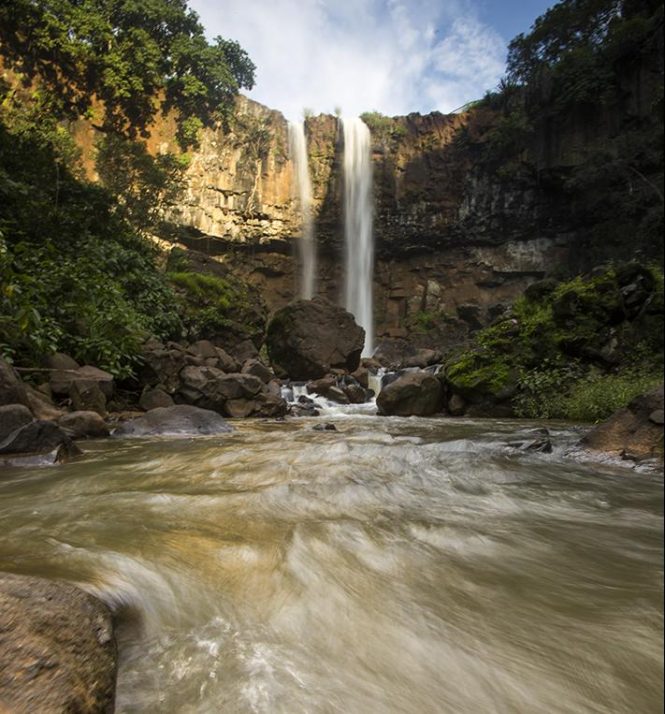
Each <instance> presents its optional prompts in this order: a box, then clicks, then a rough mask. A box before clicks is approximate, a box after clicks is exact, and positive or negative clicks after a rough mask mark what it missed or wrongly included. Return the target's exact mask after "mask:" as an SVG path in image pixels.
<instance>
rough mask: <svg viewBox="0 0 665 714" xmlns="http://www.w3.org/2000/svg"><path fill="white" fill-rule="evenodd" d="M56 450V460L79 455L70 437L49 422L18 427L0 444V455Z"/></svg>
mask: <svg viewBox="0 0 665 714" xmlns="http://www.w3.org/2000/svg"><path fill="white" fill-rule="evenodd" d="M55 450H58V454H59V456H58V459H57V460H60V459H61V458H64V457H66V456H73V455H76V454H78V453H80V451H79V449H78V448H77V447H76V446H75V445H74V443H73V442H72V440H71V439H70V437H69V436H68V435H67V434H66V433H65V431H64V430H63V429H61V428H60V427H59V426H58V425H57V424H54V423H53V422H51V421H42V420H40V419H36V420H35V421H32V422H30V423H29V424H25V425H24V426H21V427H19V428H18V429H16V430H15V431H13V432H12V433H11V434H9V435H8V436H7V437H6V438H5V439H4V441H2V442H1V443H0V454H45V453H49V452H52V451H55Z"/></svg>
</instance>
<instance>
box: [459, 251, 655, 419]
mask: <svg viewBox="0 0 665 714" xmlns="http://www.w3.org/2000/svg"><path fill="white" fill-rule="evenodd" d="M662 300H663V286H662V272H661V271H660V270H659V269H658V268H655V267H654V268H650V269H645V268H643V267H641V266H638V265H636V264H632V265H627V266H623V267H620V268H617V269H614V268H612V269H607V270H605V271H604V272H601V273H599V274H595V275H592V276H586V277H582V276H577V277H576V278H574V279H573V280H569V281H566V282H562V283H559V284H556V283H554V284H553V283H552V282H550V281H547V282H546V283H545V282H544V283H543V284H542V285H534V286H532V289H529V290H528V291H527V293H526V294H525V296H524V297H523V298H521V299H519V300H518V301H517V302H516V303H515V305H514V306H513V308H512V311H511V312H510V313H509V314H508V315H506V316H505V317H503V318H501V319H500V320H499V321H498V322H497V323H495V324H494V325H491V326H490V327H488V328H486V329H484V330H481V331H480V332H479V333H478V334H477V335H476V338H475V343H474V345H473V346H472V348H471V349H470V350H468V351H467V352H465V353H463V354H461V355H458V356H456V357H454V358H453V359H451V361H450V362H449V364H448V365H447V370H446V374H447V379H448V381H449V383H450V384H451V385H452V387H453V389H454V390H455V391H457V392H458V393H460V394H461V395H463V396H467V397H469V398H474V397H480V398H482V397H488V398H491V399H498V400H500V401H501V400H504V399H511V401H512V404H513V407H514V409H515V410H516V412H517V414H518V415H520V416H528V417H544V418H562V419H563V418H566V419H579V420H590V421H595V420H598V419H601V418H604V417H606V416H609V414H610V413H611V412H612V411H614V410H615V409H616V408H618V407H620V406H625V404H626V403H627V402H628V401H630V399H632V398H633V397H634V396H637V394H639V393H641V392H642V391H646V389H648V388H649V387H651V386H654V385H655V384H657V383H658V382H659V381H662V366H663V328H662V324H661V323H662V314H663V307H662Z"/></svg>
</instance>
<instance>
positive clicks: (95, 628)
mask: <svg viewBox="0 0 665 714" xmlns="http://www.w3.org/2000/svg"><path fill="white" fill-rule="evenodd" d="M116 669H117V650H116V643H115V637H114V632H113V620H112V614H111V612H110V610H109V609H108V607H107V606H106V605H104V603H102V602H101V601H99V600H98V599H97V598H95V597H93V596H92V595H89V594H87V593H86V592H84V591H83V590H81V589H79V588H77V587H75V586H74V585H70V584H69V583H64V582H56V581H49V580H44V579H41V578H34V577H28V576H25V575H11V574H9V573H0V711H2V712H13V713H15V714H32V713H33V712H34V713H35V714H36V713H37V712H43V713H44V714H47V713H50V712H53V713H54V714H55V712H80V713H81V714H84V713H85V714H111V713H112V712H113V710H114V699H115V680H116Z"/></svg>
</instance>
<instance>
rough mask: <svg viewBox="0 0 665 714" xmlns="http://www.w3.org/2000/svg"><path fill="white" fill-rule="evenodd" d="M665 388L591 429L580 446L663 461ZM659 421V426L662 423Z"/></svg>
mask: <svg viewBox="0 0 665 714" xmlns="http://www.w3.org/2000/svg"><path fill="white" fill-rule="evenodd" d="M662 411H663V385H661V386H660V387H657V388H656V389H654V390H652V391H651V392H648V393H647V394H643V395H641V396H639V397H636V398H635V399H633V401H632V402H630V404H629V405H628V406H627V407H625V408H624V409H619V410H618V411H616V412H615V413H614V414H613V415H612V416H611V417H610V418H609V419H608V420H607V421H605V422H603V423H602V424H600V425H599V426H597V427H595V428H594V429H592V430H591V431H590V432H589V433H588V434H587V435H586V436H585V437H584V438H583V439H582V441H581V445H582V446H584V447H586V448H588V449H594V450H596V451H608V452H615V453H617V454H622V455H624V456H625V457H626V458H632V459H635V460H640V459H646V458H652V457H658V458H660V459H661V460H662V458H663V423H662V421H663V420H662V416H661V414H662ZM659 422H660V423H659Z"/></svg>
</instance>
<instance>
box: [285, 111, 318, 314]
mask: <svg viewBox="0 0 665 714" xmlns="http://www.w3.org/2000/svg"><path fill="white" fill-rule="evenodd" d="M289 147H290V151H291V156H292V157H293V165H294V169H295V178H296V181H295V183H296V189H297V192H298V200H299V203H300V210H301V211H302V237H301V239H300V241H299V242H298V245H299V252H300V262H301V279H300V297H301V298H303V299H304V300H310V299H311V298H312V297H314V294H315V291H316V243H315V239H314V221H313V218H312V179H311V177H310V173H309V161H308V158H307V137H306V136H305V125H304V123H303V122H300V123H298V124H296V123H295V122H289Z"/></svg>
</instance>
